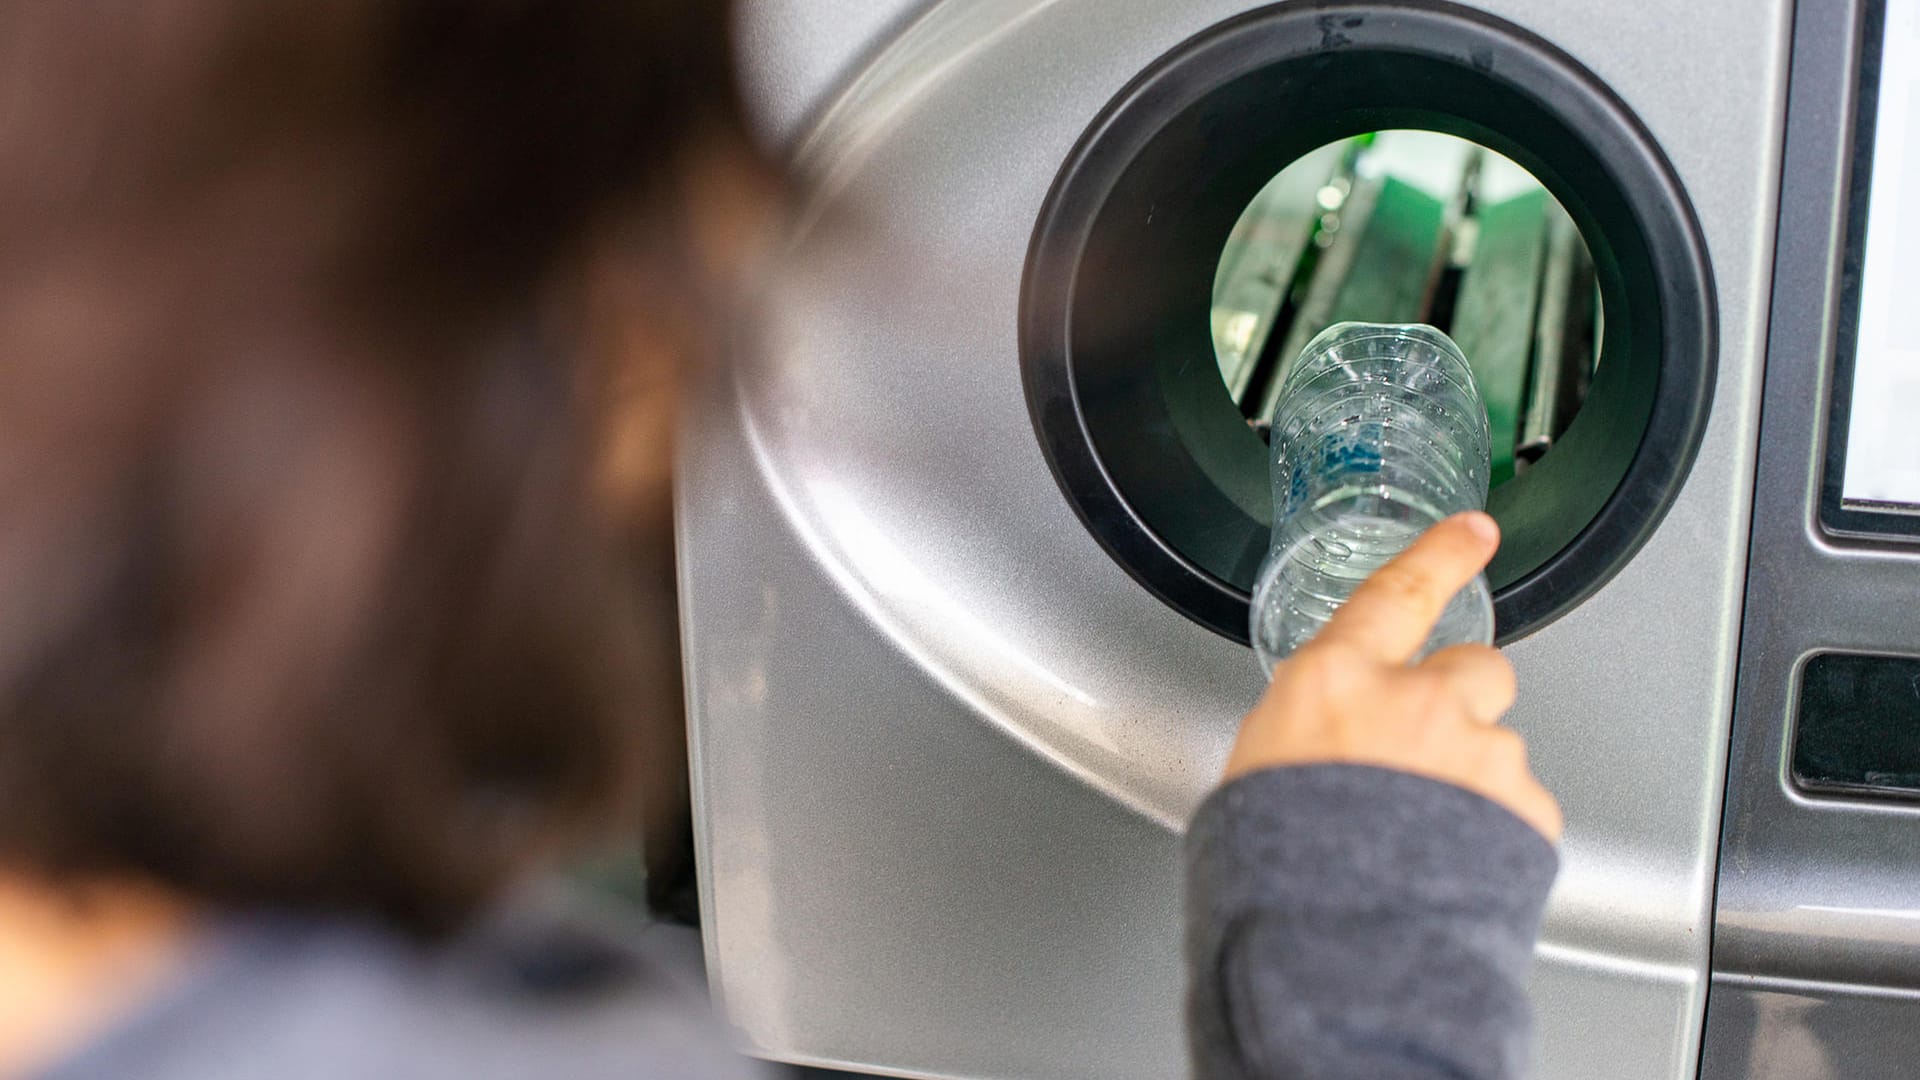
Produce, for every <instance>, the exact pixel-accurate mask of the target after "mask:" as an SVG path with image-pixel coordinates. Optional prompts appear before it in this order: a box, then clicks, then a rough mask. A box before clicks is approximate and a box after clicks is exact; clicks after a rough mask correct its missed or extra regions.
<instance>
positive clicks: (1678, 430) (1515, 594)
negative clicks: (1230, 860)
mask: <svg viewBox="0 0 1920 1080" xmlns="http://www.w3.org/2000/svg"><path fill="white" fill-rule="evenodd" d="M1330 28H1331V29H1330ZM1715 311H1716V307H1715V302H1714V294H1713V278H1712V272H1711V269H1710V266H1709V263H1708V260H1707V255H1706V250H1705V244H1704V242H1703V241H1702V239H1701V234H1700V229H1699V225H1698V222H1697V221H1696V220H1695V218H1694V214H1693V208H1692V205H1691V203H1690V201H1689V200H1688V198H1687V195H1686V191H1685V189H1684V188H1683V186H1682V185H1681V183H1680V181H1679V179H1678V178H1677V177H1676V176H1675V175H1674V172H1673V169H1672V166H1671V165H1670V164H1669V163H1668V161H1667V159H1666V156H1665V154H1664V153H1663V152H1662V151H1661V149H1660V147H1659V145H1658V143H1657V142H1656V141H1655V140H1654V138H1653V136H1652V135H1651V134H1650V133H1649V132H1648V131H1647V130H1646V128H1645V126H1644V125H1642V124H1641V123H1640V121H1639V120H1638V118H1637V117H1635V116H1634V114H1633V113H1632V111H1631V110H1630V109H1629V108H1628V107H1627V105H1626V104H1625V103H1624V102H1622V101H1620V100H1619V99H1618V98H1617V97H1616V96H1614V94H1613V93H1612V91H1611V90H1610V89H1609V88H1608V87H1607V86H1606V84H1605V83H1604V82H1603V81H1602V80H1601V79H1600V78H1599V77H1598V76H1596V75H1595V74H1594V73H1593V72H1591V71H1588V70H1587V69H1586V68H1584V67H1582V66H1581V65H1580V64H1579V63H1578V62H1577V61H1575V60H1574V59H1573V58H1571V57H1569V56H1567V55H1566V54H1565V53H1562V52H1560V51H1559V50H1557V49H1556V48H1555V47H1554V46H1552V45H1551V44H1549V43H1547V42H1546V41H1544V40H1542V39H1540V38H1538V37H1536V36H1534V35H1532V34H1530V33H1528V32H1527V31H1526V30H1524V29H1521V28H1519V27H1517V26H1514V25H1512V24H1511V23H1507V22H1504V21H1501V20H1499V19H1496V18H1493V17H1491V16H1488V15H1486V14H1484V13H1481V12H1476V11H1470V10H1467V9H1464V8H1459V7H1455V6H1452V5H1450V4H1446V3H1442V2H1437V0H1421V2H1418V3H1414V2H1386V3H1344V4H1342V3H1330V4H1314V5H1310V6H1308V5H1298V4H1279V5H1275V6H1273V7H1269V8H1263V9H1258V10H1255V11H1251V12H1248V13H1246V14H1244V15H1241V16H1238V17H1236V18H1233V19H1229V20H1227V21H1226V22H1223V23H1221V24H1219V25H1217V26H1215V27H1213V28H1212V29H1210V30H1207V31H1203V32H1202V33H1200V34H1199V35H1197V36H1195V37H1193V38H1191V39H1189V40H1188V41H1186V42H1184V43H1182V44H1180V45H1178V46H1175V47H1174V48H1173V49H1172V50H1171V51H1170V52H1168V53H1167V54H1166V55H1165V56H1163V57H1161V58H1160V59H1159V60H1158V61H1156V62H1155V63H1154V64H1153V65H1152V66H1151V67H1149V68H1148V69H1147V70H1146V71H1144V72H1143V73H1141V74H1140V75H1139V76H1138V77H1137V78H1136V79H1134V81H1133V82H1132V83H1131V84H1129V85H1128V86H1126V87H1125V88H1123V89H1121V90H1120V92H1119V93H1118V94H1117V95H1116V96H1115V97H1114V99H1113V100H1112V101H1111V102H1110V103H1109V105H1108V106H1107V108H1106V109H1105V110H1104V111H1103V112H1102V113H1101V114H1100V115H1099V116H1098V117H1095V118H1094V119H1093V120H1092V123H1091V124H1090V125H1089V126H1088V128H1087V129H1086V133H1085V134H1084V135H1083V136H1082V137H1081V140H1080V142H1079V144H1078V145H1077V146H1076V147H1075V148H1074V150H1073V152H1072V153H1071V154H1070V155H1069V156H1068V158H1067V161H1066V164H1065V165H1064V166H1063V167H1062V169H1061V172H1060V174H1059V176H1058V178H1057V179H1056V180H1055V182H1054V187H1053V190H1052V192H1051V193H1050V194H1049V195H1048V197H1047V200H1046V202H1045V203H1044V204H1043V206H1042V208H1041V212H1040V216H1039V219H1038V221H1037V223H1036V225H1035V229H1034V234H1033V240H1032V243H1031V246H1030V248H1029V252H1028V258H1027V268H1026V276H1025V280H1024V283H1023V293H1022V299H1021V311H1020V326H1019V329H1020V363H1021V372H1022V377H1023V380H1024V383H1025V389H1026V396H1027V404H1028V409H1029V411H1030V413H1031V414H1032V417H1033V424H1034V431H1035V434H1036V436H1037V437H1038V439H1039V442H1040V446H1041V449H1042V450H1043V451H1044V452H1045V454H1046V457H1047V461H1048V464H1049V465H1050V466H1051V468H1052V470H1053V473H1054V476H1055V478H1056V479H1057V480H1058V481H1059V485H1060V489H1061V492H1062V494H1063V495H1064V496H1065V497H1066V499H1067V500H1068V502H1069V503H1070V504H1071V505H1072V506H1073V507H1074V509H1075V511H1076V512H1077V513H1078V515H1079V517H1080V519H1081V521H1082V522H1083V523H1084V524H1085V525H1086V527H1087V529H1088V530H1089V531H1090V532H1091V533H1092V534H1093V535H1094V536H1095V538H1096V539H1098V540H1099V542H1100V544H1101V546H1102V547H1104V548H1105V549H1106V551H1107V553H1108V554H1109V555H1110V556H1112V558H1113V559H1114V560H1115V561H1116V562H1117V563H1119V564H1120V565H1121V566H1122V567H1124V568H1125V569H1126V571H1127V572H1128V573H1129V574H1131V575H1132V576H1133V578H1134V579H1135V580H1136V581H1137V582H1139V583H1140V584H1141V585H1143V586H1145V587H1146V588H1147V589H1148V590H1149V591H1151V592H1152V593H1153V594H1154V595H1156V596H1158V597H1159V598H1160V599H1161V600H1162V601H1164V602H1165V603H1166V604H1167V605H1169V606H1170V607H1172V608H1174V609H1175V610H1177V611H1179V612H1181V613H1182V614H1184V615H1186V616H1188V617H1189V618H1191V619H1193V620H1194V621H1196V622H1198V623H1200V624H1202V625H1204V626H1206V627H1208V628H1210V629H1212V630H1215V631H1217V632H1219V633H1221V634H1223V635H1225V636H1227V637H1231V638H1233V639H1235V640H1238V641H1241V642H1244V641H1246V633H1247V610H1248V593H1249V591H1250V590H1251V588H1252V585H1253V580H1254V577H1255V575H1256V573H1257V572H1258V570H1259V567H1260V563H1261V560H1262V559H1263V557H1264V556H1265V554H1266V550H1267V545H1268V540H1269V535H1270V531H1271V519H1272V496H1271V492H1270V486H1269V482H1268V477H1267V472H1268V468H1267V447H1266V444H1265V443H1264V442H1263V439H1262V432H1261V431H1260V430H1259V426H1260V424H1261V422H1262V421H1263V420H1264V419H1265V418H1267V417H1269V416H1270V415H1271V414H1272V411H1273V406H1274V400H1273V398H1274V394H1275V393H1276V388H1277V387H1278V386H1279V385H1280V384H1281V377H1282V376H1283V375H1284V373H1285V368H1286V365H1287V364H1288V363H1290V362H1291V361H1292V359H1293V358H1294V357H1295V356H1296V355H1297V354H1298V353H1299V351H1300V347H1301V345H1303V344H1304V343H1305V342H1306V341H1307V340H1308V339H1310V338H1311V337H1312V336H1313V335H1314V334H1315V333H1317V332H1319V331H1320V330H1321V329H1324V328H1325V327H1326V326H1328V325H1331V324H1333V323H1335V322H1340V321H1345V320H1360V321H1367V322H1425V323H1431V324H1433V325H1435V326H1438V327H1440V328H1441V329H1443V330H1445V331H1447V332H1448V333H1449V334H1450V335H1451V336H1452V337H1453V338H1454V339H1455V340H1456V341H1457V342H1458V343H1459V344H1460V346H1461V349H1462V351H1463V352H1464V353H1465V354H1466V356H1467V357H1468V360H1469V362H1470V363H1471V364H1472V365H1473V367H1474V372H1475V375H1476V377H1477V378H1478V380H1479V382H1480V387H1481V391H1482V394H1483V396H1484V397H1485V398H1486V399H1487V402H1488V411H1489V420H1490V422H1491V424H1492V426H1493V427H1494V428H1495V429H1496V434H1495V443H1494V462H1493V475H1492V488H1491V491H1490V493H1489V496H1488V501H1487V509H1488V511H1489V512H1490V513H1492V514H1493V516H1494V517H1495V518H1496V519H1497V520H1499V522H1500V525H1501V529H1502V533H1503V536H1504V540H1503V543H1502V545H1501V549H1500V553H1499V554H1498V555H1497V556H1496V557H1495V559H1494V562H1493V564H1492V565H1491V566H1490V567H1489V568H1488V579H1489V582H1490V584H1491V585H1492V587H1493V590H1494V611H1495V615H1496V622H1497V633H1498V636H1499V639H1500V640H1501V641H1511V640H1513V639H1515V638H1517V637H1519V636H1522V635H1524V634H1526V633H1529V632H1531V631H1533V630H1535V629H1537V628H1539V627H1541V626H1544V625H1546V624H1547V623H1549V622H1551V621H1552V620H1553V619H1555V618H1557V617H1559V616H1560V615H1561V614H1564V613H1565V612H1566V611H1568V610H1570V609H1571V608H1573V607H1574V606H1575V605H1577V604H1579V603H1580V602H1581V601H1583V600H1585V599H1586V598H1587V597H1588V596H1590V595H1592V594H1593V593H1594V592H1595V591H1596V590H1598V589H1599V588H1600V587H1601V586H1603V585H1604V584H1605V583H1606V582H1607V580H1608V579H1609V578H1611V577H1612V576H1613V575H1614V574H1615V573H1617V572H1618V571H1619V570H1620V568H1621V567H1623V566H1624V565H1625V564H1626V563H1627V561H1628V560H1630V559H1631V558H1632V557H1633V555H1634V553H1635V552H1636V551H1638V550H1639V548H1640V546H1641V545H1642V544H1643V543H1645V541H1646V540H1647V538H1648V537H1649V536H1651V535H1652V533H1653V531H1654V530H1655V528H1656V527H1657V526H1658V525H1659V522H1660V520H1661V518H1662V517H1663V516H1664V514H1665V513H1666V510H1667V508H1668V507H1669V506H1671V505H1672V503H1673V500H1674V498H1675V497H1676V495H1677V494H1678V492H1679V489H1680V486H1681V484H1682V483H1683V482H1684V481H1685V479H1686V476H1687V473H1688V470H1689V469H1690V468H1691V466H1692V464H1693V459H1694V455H1695V454H1696V452H1697V451H1698V449H1699V445H1700V440H1701V437H1702V434H1703V432H1704V431H1705V427H1706V418H1707V412H1708V407H1709V404H1710V402H1711V400H1712V395H1713V385H1714V374H1715V364H1716V349H1717V347H1718V346H1717V337H1716V333H1715V325H1714V318H1715Z"/></svg>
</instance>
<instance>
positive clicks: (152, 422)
mask: <svg viewBox="0 0 1920 1080" xmlns="http://www.w3.org/2000/svg"><path fill="white" fill-rule="evenodd" d="M726 31H727V12H726V10H725V6H724V5H722V4H718V3H700V2H685V0H627V2H622V3H612V2H595V0H468V2H439V3H435V2H426V0H421V2H412V0H338V2H329V3H323V4H262V3H257V2H254V0H153V2H148V3H142V4H109V3H102V2H94V0H56V2H43V0H0V865H3V866H5V867H7V868H9V869H16V870H21V871H26V872H31V873H35V874H40V875H44V876H47V877H49V878H52V879H55V880H64V879H73V880H77V879H81V878H85V877H89V876H96V875H108V876H122V875H124V876H138V877H148V878H152V879H156V880H158V881H161V882H163V883H166V884H169V885H172V886H176V887H179V888H182V889H185V890H188V891H190V892H192V893H194V894H196V895H199V896H201V897H204V898H207V899H209V900H211V901H214V902H217V903H232V904H239V903H253V902H268V903H277V904H291V905H298V906H316V907H330V908H344V909H361V910H367V911H373V912H378V913H381V914H384V915H386V916H389V917H392V918H396V919H399V920H401V921H403V922H405V923H406V924H408V925H411V926H414V927H417V928H427V929H431V928H437V927H444V926H447V925H450V924H451V922H452V921H454V920H456V919H458V918H459V917H460V916H461V915H463V914H464V913H465V912H467V911H468V910H470V909H471V908H472V907H473V906H474V905H475V904H476V903H478V902H480V901H481V900H483V899H484V898H485V897H486V896H487V895H488V894H489V893H490V892H491V891H492V890H494V889H496V888H497V887H498V886H499V885H501V884H502V883H503V882H504V881H505V880H506V879H507V878H508V877H510V876H511V875H512V874H513V873H515V872H516V871H517V870H518V869H520V868H521V867H523V866H525V865H527V864H528V862H529V861H530V860H532V859H535V858H537V857H539V856H541V855H543V854H546V853H548V852H550V851H551V850H553V848H554V847H555V846H556V845H558V844H561V843H564V842H567V841H569V840H570V839H573V838H576V837H577V836H579V834H580V833H581V830H583V829H585V828H590V827H592V826H593V825H595V824H596V823H598V822H602V821H604V820H606V815H607V814H608V813H609V812H611V811H613V810H615V809H617V808H618V807H619V806H620V805H621V803H622V800H623V799H624V798H625V796H626V795H627V794H628V792H629V787H630V780H631V778H632V772H633V768H634V766H635V764H636V762H637V760H638V758H637V753H638V751H639V747H638V746H636V745H635V743H636V736H635V732H636V731H637V730H638V728H637V727H636V726H635V725H634V724H633V723H632V716H631V715H630V714H631V711H632V709H633V708H634V707H635V701H636V698H635V696H634V693H635V690H636V687H635V685H634V684H635V678H634V669H633V668H632V667H631V666H629V665H628V664H627V663H626V662H625V661H626V659H627V658H630V657H632V656H633V655H635V653H636V651H640V650H645V649H648V648H655V647H657V645H658V643H648V642H646V641H643V640H642V639H640V638H639V637H638V636H637V634H636V629H635V626H634V624H633V622H632V620H631V619H630V618H629V616H630V615H631V614H632V613H631V611H630V610H628V609H627V608H626V607H625V606H624V605H622V604H621V603H619V602H618V599H617V598H618V597H619V596H620V595H621V590H622V589H623V588H625V586H626V582H625V581H624V580H623V578H622V574H621V570H620V564H619V560H618V559H616V558H615V557H613V556H614V554H615V553H616V551H617V547H618V544H617V541H618V540H619V537H618V535H617V531H616V530H614V529H612V528H610V527H609V526H608V525H607V523H606V522H604V521H602V520H600V519H599V518H597V517H596V516H595V515H594V514H593V513H592V512H591V510H590V508H589V506H588V504H587V502H586V500H584V499H583V498H582V490H583V486H584V485H585V483H586V481H587V479H588V473H589V471H590V469H591V467H592V463H593V461H592V454H593V449H594V438H593V436H594V425H593V420H594V419H595V417H594V412H593V408H592V407H591V404H590V403H591V401H592V397H591V392H592V391H593V389H594V388H595V387H596V386H599V385H601V384H602V383H605V382H607V381H608V380H609V377H608V375H607V369H606V368H605V367H604V366H600V367H595V366H592V365H589V364H588V363H586V360H585V358H587V357H589V356H591V355H592V354H591V353H590V352H589V347H590V346H591V345H592V344H593V342H591V341H589V340H587V339H586V337H585V335H584V334H583V332H582V330H581V328H582V327H583V326H586V325H588V324H589V320H588V318H587V312H586V310H585V305H586V302H587V296H588V289H587V287H586V279H587V277H588V270H589V268H590V267H591V266H592V265H594V264H593V262H592V258H593V257H594V255H595V253H596V252H603V251H606V250H609V249H610V247H615V246H617V245H614V244H612V243H611V242H612V241H615V240H619V239H626V240H629V241H631V243H630V244H629V245H628V246H627V247H626V248H625V250H626V251H628V252H629V253H631V254H633V255H634V256H635V264H634V265H635V268H636V272H635V274H634V279H635V280H639V281H643V282H646V283H648V284H647V286H646V287H645V289H643V290H642V292H643V293H644V294H645V296H646V297H647V299H646V301H645V304H644V305H642V306H643V307H644V308H646V309H647V310H650V311H653V312H654V313H655V314H657V315H658V316H659V319H660V321H661V324H662V338H661V340H662V341H664V340H666V333H667V325H666V324H668V323H671V322H674V321H676V320H679V321H684V320H685V318H686V315H685V311H686V310H687V307H688V305H690V304H693V303H695V302H697V299H698V295H697V294H698V289H697V288H696V287H695V284H694V283H696V282H697V281H698V280H699V278H700V275H699V273H698V272H697V270H698V267H697V266H696V261H697V260H695V258H694V251H693V247H694V245H693V241H692V240H691V239H690V238H689V237H688V236H687V235H685V229H683V228H681V227H680V225H679V223H678V218H677V216H676V213H675V210H676V208H677V207H679V206H680V205H681V202H682V199H681V196H682V193H683V192H684V189H685V187H686V184H687V180H686V177H687V175H688V171H689V169H690V168H691V165H692V163H693V162H694V160H695V159H697V158H700V157H701V156H702V155H706V154H709V153H712V152H714V151H715V149H716V148H720V149H721V150H728V149H729V148H738V147H744V145H745V139H744V136H743V134H742V131H741V126H740V121H739V112H738V108H737V102H736V100H735V97H734V95H733V92H732V90H731V87H732V71H731V66H730V60H729V52H728V41H727V32H726ZM743 156H744V155H743ZM676 312H677V313H679V314H675V313H676ZM655 344H656V345H658V344H659V343H658V342H656V343H655ZM647 351H648V350H647V349H642V350H641V352H643V353H644V352H647ZM653 351H654V352H655V353H662V352H663V351H668V350H665V348H664V346H662V347H661V348H656V349H654V350H653ZM656 359H657V356H656ZM621 378H622V377H621V376H618V375H615V376H613V377H612V378H611V381H613V382H619V381H620V380H621Z"/></svg>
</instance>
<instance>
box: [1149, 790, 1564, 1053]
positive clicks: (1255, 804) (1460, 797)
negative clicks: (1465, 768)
mask: <svg viewBox="0 0 1920 1080" xmlns="http://www.w3.org/2000/svg"><path fill="white" fill-rule="evenodd" d="M1558 866H1559V861H1558V857H1557V856H1556V854H1555V852H1554V849H1553V847H1552V846H1551V845H1549V844H1548V843H1547V841H1546V840H1545V839H1544V838H1542V837H1541V836H1540V834H1539V833H1537V832H1535V831H1534V830H1533V829H1532V828H1530V827H1528V826H1527V825H1526V824H1525V823H1524V822H1522V821H1521V820H1520V819H1519V818H1517V817H1515V816H1513V814H1511V813H1509V812H1508V811H1507V810H1505V809H1503V808H1501V807H1499V806H1496V805H1495V804H1493V803H1492V802H1489V801H1487V800H1486V799H1484V798H1481V797H1480V796H1478V795H1475V794H1472V793H1471V792H1468V791H1465V790H1462V789H1460V788H1457V787H1453V786H1451V785H1448V784H1443V783H1439V782H1437V781H1434V780H1428V779H1425V778H1423V777H1418V776H1413V775H1410V774H1407V773H1401V772H1393V771H1390V770H1386V769H1377V768H1371V767H1367V766H1360V765H1311V766H1301V767H1293V768H1284V769H1270V770H1266V771H1264V772H1257V773H1252V774H1249V775H1246V776H1243V777H1240V778H1238V779H1236V780H1234V781H1233V782H1232V783H1229V784H1227V785H1225V786H1223V787H1222V788H1221V789H1220V790H1218V791H1216V792H1214V793H1213V795H1212V796H1211V797H1210V798H1208V799H1207V801H1206V802H1205V803H1204V804H1202V806H1201V807H1200V810H1199V812H1198V813H1197V814H1196V815H1195V816H1194V819H1193V823H1192V825H1191V827H1190V829H1189V831H1188V834H1187V841H1186V873H1187V896H1186V899H1187V931H1186V933H1187V937H1186V948H1187V966H1188V973H1187V974H1188V996H1187V1030H1188V1040H1189V1043H1190V1048H1191V1053H1192V1056H1193V1061H1194V1074H1195V1076H1196V1077H1198V1078H1199V1080H1226V1078H1233V1080H1243V1078H1244V1080H1252V1078H1256V1077H1257V1078H1263V1080H1264V1078H1294V1077H1311V1078H1314V1080H1336V1078H1349V1077H1351V1078H1356V1080H1357V1078H1362V1077H1364V1078H1366V1080H1414V1078H1422V1080H1425V1078H1442V1077H1444V1078H1449V1080H1516V1078H1518V1077H1521V1076H1523V1075H1524V1074H1525V1071H1526V1056H1527V1046H1528V1041H1529V1036H1530V1017H1529V1010H1528V1005H1527V998H1526V990H1525V986H1524V979H1525V976H1526V971H1527V967H1528V964H1529V963H1530V962H1531V960H1532V955H1533V944H1534V940H1535V938H1536V937H1537V936H1538V934H1539V930H1540V918H1541V912H1542V909H1543V908H1544V907H1545V905H1546V898H1547V890H1548V888H1549V887H1550V886H1551V885H1552V884H1553V878H1554V874H1555V873H1556V871H1557V870H1558Z"/></svg>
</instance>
